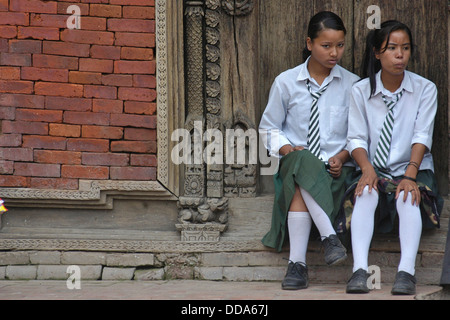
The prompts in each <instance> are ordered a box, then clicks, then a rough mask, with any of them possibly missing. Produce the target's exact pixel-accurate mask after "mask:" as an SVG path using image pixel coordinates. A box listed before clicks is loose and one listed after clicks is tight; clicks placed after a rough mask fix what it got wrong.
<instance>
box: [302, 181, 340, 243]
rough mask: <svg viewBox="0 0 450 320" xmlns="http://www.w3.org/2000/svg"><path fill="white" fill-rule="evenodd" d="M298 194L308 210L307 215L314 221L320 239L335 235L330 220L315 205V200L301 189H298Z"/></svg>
mask: <svg viewBox="0 0 450 320" xmlns="http://www.w3.org/2000/svg"><path fill="white" fill-rule="evenodd" d="M300 192H301V194H302V197H303V201H305V204H306V207H307V208H308V210H309V214H310V215H311V218H312V219H313V221H314V224H315V225H316V227H317V229H318V230H319V233H320V236H321V238H322V239H323V238H327V237H329V236H330V235H332V234H336V231H334V228H333V225H332V224H331V221H330V218H329V217H328V215H327V214H326V212H325V211H323V209H322V208H321V207H320V206H319V205H318V204H317V202H316V200H314V198H313V197H312V196H311V195H310V194H309V192H308V191H306V190H305V189H303V188H300Z"/></svg>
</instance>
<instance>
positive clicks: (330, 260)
mask: <svg viewBox="0 0 450 320" xmlns="http://www.w3.org/2000/svg"><path fill="white" fill-rule="evenodd" d="M322 244H323V246H324V248H325V262H326V263H327V264H328V265H329V266H331V265H335V264H338V263H341V262H343V261H344V260H345V259H347V250H346V249H345V248H344V246H343V245H342V243H341V241H340V240H339V238H338V236H337V235H335V234H332V235H330V236H329V237H328V238H325V239H323V240H322Z"/></svg>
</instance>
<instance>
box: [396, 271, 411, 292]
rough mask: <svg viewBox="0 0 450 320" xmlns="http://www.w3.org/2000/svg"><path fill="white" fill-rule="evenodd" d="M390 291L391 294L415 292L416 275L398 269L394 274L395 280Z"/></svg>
mask: <svg viewBox="0 0 450 320" xmlns="http://www.w3.org/2000/svg"><path fill="white" fill-rule="evenodd" d="M391 293H392V294H393V295H414V294H416V277H414V276H413V275H411V274H409V273H408V272H405V271H399V272H398V273H397V275H396V276H395V282H394V285H393V287H392V290H391Z"/></svg>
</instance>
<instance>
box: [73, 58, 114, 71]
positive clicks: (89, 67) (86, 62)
mask: <svg viewBox="0 0 450 320" xmlns="http://www.w3.org/2000/svg"><path fill="white" fill-rule="evenodd" d="M80 71H90V72H103V73H112V72H113V61H112V60H103V59H89V58H80Z"/></svg>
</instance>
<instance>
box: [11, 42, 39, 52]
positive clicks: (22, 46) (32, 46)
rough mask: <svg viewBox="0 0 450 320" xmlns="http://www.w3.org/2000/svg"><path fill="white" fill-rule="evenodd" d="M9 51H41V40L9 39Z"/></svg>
mask: <svg viewBox="0 0 450 320" xmlns="http://www.w3.org/2000/svg"><path fill="white" fill-rule="evenodd" d="M9 52H11V53H41V52H42V42H41V41H38V40H10V41H9Z"/></svg>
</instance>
